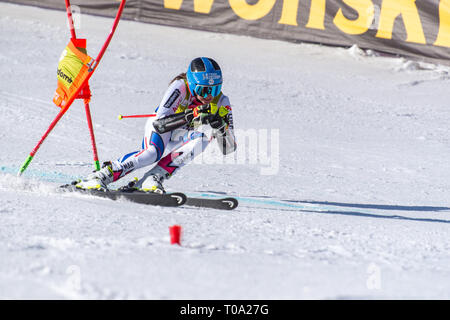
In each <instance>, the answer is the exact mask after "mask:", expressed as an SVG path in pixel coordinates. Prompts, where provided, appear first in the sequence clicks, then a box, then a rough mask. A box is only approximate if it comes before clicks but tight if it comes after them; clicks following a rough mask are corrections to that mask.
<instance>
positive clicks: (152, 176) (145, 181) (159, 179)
mask: <svg viewBox="0 0 450 320" xmlns="http://www.w3.org/2000/svg"><path fill="white" fill-rule="evenodd" d="M169 177H170V174H169V173H168V172H167V171H166V170H164V169H163V168H161V167H160V166H158V165H157V166H155V167H153V168H152V169H151V170H150V171H148V172H147V173H146V174H145V175H144V176H143V177H142V179H141V180H139V181H137V182H136V183H135V185H134V187H135V188H137V189H138V190H140V191H144V192H149V193H150V192H153V193H159V194H164V193H166V190H164V187H163V185H162V183H163V181H164V180H167V179H168V178H169Z"/></svg>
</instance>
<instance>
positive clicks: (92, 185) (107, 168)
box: [75, 161, 114, 191]
mask: <svg viewBox="0 0 450 320" xmlns="http://www.w3.org/2000/svg"><path fill="white" fill-rule="evenodd" d="M113 181H114V171H113V168H112V164H111V162H109V161H108V162H104V163H103V166H102V169H100V170H99V171H94V172H93V173H91V174H90V175H88V176H87V177H86V179H84V180H80V181H78V183H76V184H75V187H76V188H78V189H84V190H91V189H95V190H101V191H107V190H108V187H107V185H108V184H110V183H111V182H113Z"/></svg>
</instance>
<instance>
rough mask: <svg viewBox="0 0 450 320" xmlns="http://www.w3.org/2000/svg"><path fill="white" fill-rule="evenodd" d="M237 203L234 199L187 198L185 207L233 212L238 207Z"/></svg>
mask: <svg viewBox="0 0 450 320" xmlns="http://www.w3.org/2000/svg"><path fill="white" fill-rule="evenodd" d="M238 204H239V202H238V200H237V199H236V198H231V197H228V198H220V199H217V198H195V197H188V198H187V200H186V203H185V205H187V206H193V207H200V208H212V209H220V210H233V209H235V208H236V207H237V206H238Z"/></svg>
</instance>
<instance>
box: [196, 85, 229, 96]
mask: <svg viewBox="0 0 450 320" xmlns="http://www.w3.org/2000/svg"><path fill="white" fill-rule="evenodd" d="M220 91H222V84H218V85H215V86H202V85H200V84H197V85H196V86H195V89H194V92H195V94H197V95H199V96H200V97H203V98H206V97H208V96H209V95H211V96H213V97H217V96H218V95H219V93H220Z"/></svg>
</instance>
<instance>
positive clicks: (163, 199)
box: [61, 184, 187, 207]
mask: <svg viewBox="0 0 450 320" xmlns="http://www.w3.org/2000/svg"><path fill="white" fill-rule="evenodd" d="M61 190H63V191H65V192H78V193H82V194H88V195H93V196H96V197H102V198H107V199H111V200H119V199H126V200H129V201H132V202H136V203H142V204H148V205H155V206H163V207H178V206H181V205H183V204H185V202H186V199H187V197H186V195H185V194H184V193H181V192H171V193H165V194H157V193H155V194H152V193H146V192H140V191H134V192H123V191H119V190H108V191H101V190H94V189H91V190H84V189H79V188H76V187H75V186H74V185H70V184H69V185H64V186H61Z"/></svg>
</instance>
